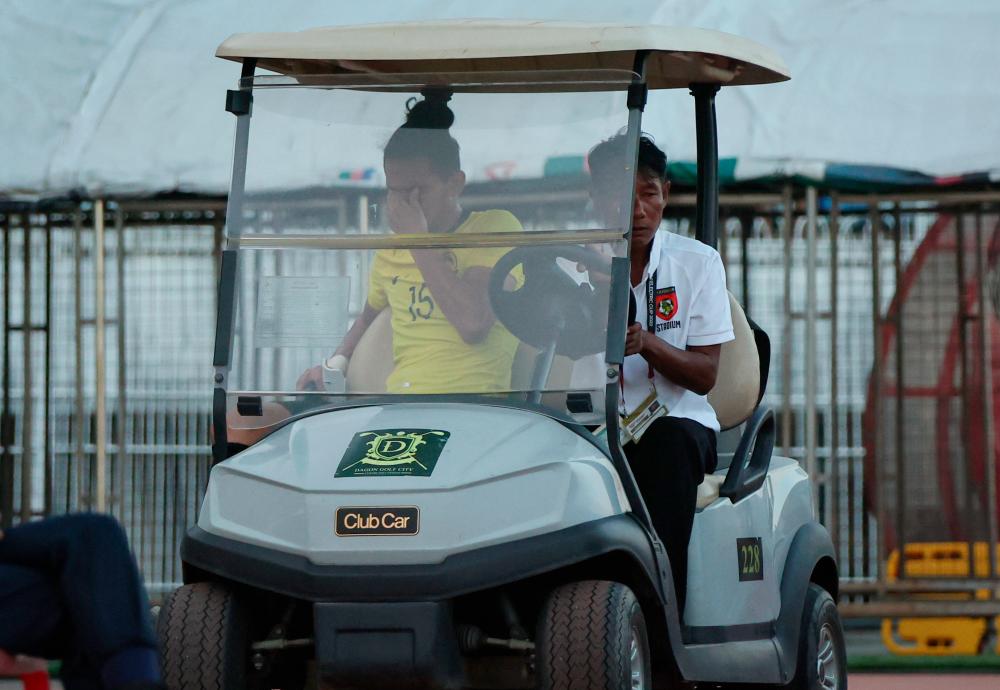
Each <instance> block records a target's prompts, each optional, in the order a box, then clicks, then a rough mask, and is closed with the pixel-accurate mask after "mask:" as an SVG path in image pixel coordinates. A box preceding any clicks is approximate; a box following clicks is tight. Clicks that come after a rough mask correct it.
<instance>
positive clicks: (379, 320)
mask: <svg viewBox="0 0 1000 690" xmlns="http://www.w3.org/2000/svg"><path fill="white" fill-rule="evenodd" d="M390 316H391V312H390V311H389V310H388V309H383V310H382V311H381V312H379V315H378V316H376V317H375V320H374V321H372V322H371V325H370V326H368V328H367V329H365V332H364V333H363V334H362V335H361V339H360V340H359V341H358V344H357V347H355V348H354V354H353V355H352V356H351V361H350V363H349V364H348V365H347V390H348V392H350V393H385V381H386V379H388V378H389V374H391V373H392V367H393V359H392V323H391V321H390Z"/></svg>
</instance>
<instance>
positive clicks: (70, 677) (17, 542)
mask: <svg viewBox="0 0 1000 690" xmlns="http://www.w3.org/2000/svg"><path fill="white" fill-rule="evenodd" d="M128 647H147V648H149V649H154V650H155V649H156V640H155V638H154V637H153V632H152V627H151V625H150V619H149V603H148V601H147V600H146V592H145V590H144V589H143V586H142V582H141V581H140V579H139V573H138V571H137V570H136V566H135V561H134V560H133V559H132V555H131V553H130V552H129V548H128V543H127V542H126V539H125V533H124V532H123V531H122V528H121V527H120V526H119V525H118V523H117V522H116V521H115V520H114V519H113V518H110V517H108V516H106V515H91V514H75V515H63V516H60V517H54V518H49V519H47V520H42V521H41V522H30V523H27V524H24V525H21V526H18V527H14V528H12V529H10V530H8V531H7V532H6V533H5V534H4V537H3V539H0V649H3V650H4V651H7V652H9V653H11V654H28V655H31V656H39V657H44V658H47V659H63V670H62V676H63V682H64V683H65V685H66V687H67V688H68V689H69V690H76V689H80V690H90V689H91V688H100V687H103V686H102V683H101V678H100V669H101V666H102V664H104V662H105V661H107V660H108V659H109V658H110V657H111V656H113V655H115V654H116V653H118V652H120V651H122V650H124V649H125V648H128Z"/></svg>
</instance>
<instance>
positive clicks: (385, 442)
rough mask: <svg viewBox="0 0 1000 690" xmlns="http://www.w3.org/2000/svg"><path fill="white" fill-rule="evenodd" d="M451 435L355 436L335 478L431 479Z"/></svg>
mask: <svg viewBox="0 0 1000 690" xmlns="http://www.w3.org/2000/svg"><path fill="white" fill-rule="evenodd" d="M449 436H450V434H449V433H448V432H447V431H437V430H435V429H378V430H375V431H362V432H360V433H357V434H354V438H353V439H351V444H350V445H349V446H347V451H346V452H345V453H344V457H342V458H341V460H340V465H338V466H337V473H336V474H335V475H334V476H335V477H429V476H431V473H432V472H433V471H434V466H435V465H436V464H437V460H438V456H440V455H441V451H442V450H443V449H444V444H445V443H447V441H448V437H449Z"/></svg>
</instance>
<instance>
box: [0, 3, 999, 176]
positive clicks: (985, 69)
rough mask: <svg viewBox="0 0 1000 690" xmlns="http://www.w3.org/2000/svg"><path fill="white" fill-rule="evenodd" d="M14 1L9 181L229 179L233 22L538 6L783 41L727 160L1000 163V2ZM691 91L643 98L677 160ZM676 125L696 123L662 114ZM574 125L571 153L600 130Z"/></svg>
mask: <svg viewBox="0 0 1000 690" xmlns="http://www.w3.org/2000/svg"><path fill="white" fill-rule="evenodd" d="M2 1H3V2H4V10H3V12H0V64H3V65H4V69H3V70H2V71H0V88H2V92H3V93H5V94H8V97H7V98H6V99H5V102H4V103H5V107H4V108H3V109H0V195H9V196H21V195H26V196H52V195H60V194H65V193H66V192H69V191H71V190H82V191H85V192H86V193H89V194H92V195H114V194H155V193H160V192H170V191H184V192H199V193H206V194H224V193H225V192H226V191H227V190H228V186H229V168H230V157H231V151H232V141H233V125H234V119H233V117H232V116H231V115H229V114H228V113H226V112H225V110H224V109H223V101H224V91H225V89H227V88H232V86H233V85H234V84H235V82H236V79H237V77H238V76H239V74H238V72H239V69H238V67H236V66H235V65H233V63H231V62H228V61H224V60H220V59H218V58H216V57H214V54H215V50H216V48H217V47H218V45H219V44H220V43H221V42H222V41H223V40H224V39H225V38H226V37H227V36H229V35H231V34H233V33H237V32H245V31H291V30H300V29H305V28H310V27H317V26H329V25H337V24H359V23H369V22H386V21H404V20H408V19H411V20H418V19H447V18H457V17H463V16H481V17H487V16H490V17H500V18H524V17H531V16H537V15H539V13H541V14H542V16H541V17H540V18H550V19H560V20H574V21H608V22H615V23H622V22H651V23H657V24H666V25H675V26H696V27H702V28H710V29H717V30H721V31H727V32H730V33H734V34H738V35H742V36H745V37H747V38H750V39H753V40H756V41H758V42H760V43H762V44H764V45H766V46H768V47H770V48H772V49H773V50H775V51H776V52H777V53H778V54H779V55H780V56H781V57H782V58H783V59H784V60H785V62H786V63H787V65H788V66H789V69H790V71H791V74H792V81H791V82H787V83H782V84H773V85H767V86H754V87H731V88H729V89H724V90H723V92H722V93H721V94H720V96H719V98H718V106H719V131H720V137H719V139H720V141H719V144H720V155H721V156H723V157H735V158H738V159H740V160H741V162H743V161H754V160H759V159H769V160H773V159H779V160H786V161H790V164H789V165H790V167H795V168H798V169H801V164H802V162H804V161H821V162H844V163H859V164H872V165H884V166H892V167H899V168H907V169H914V170H919V171H922V172H926V173H929V174H934V175H949V174H959V173H963V172H971V171H983V170H996V169H1000V146H997V142H1000V117H997V113H998V112H1000V81H998V80H997V79H996V78H995V69H996V64H997V63H998V58H1000V47H998V45H1000V44H998V43H997V41H996V36H998V35H1000V5H998V4H997V3H996V2H994V0H959V2H957V3H950V4H946V5H942V4H941V3H940V2H937V0H883V1H882V2H847V3H844V2H841V3H830V2H825V1H823V0H799V1H797V2H795V3H789V2H784V1H783V0H758V1H756V2H750V1H747V0H706V2H703V3H676V2H652V1H646V2H632V3H627V4H626V5H624V6H612V3H607V2H602V3H597V2H589V3H584V2H580V0H574V1H572V2H571V1H567V0H549V1H548V2H546V3H545V6H544V9H543V10H541V9H539V7H538V3H537V0H535V1H530V0H508V1H507V2H494V3H490V6H489V7H488V8H486V9H483V8H481V7H479V6H478V5H472V4H470V3H467V2H458V1H457V0H454V1H451V2H449V1H447V0H423V1H420V2H410V3H346V2H337V3H331V2H328V1H325V0H300V2H297V3H296V4H295V5H293V6H289V5H288V4H285V3H272V2H263V1H261V0H254V1H247V0H243V1H237V0H217V1H215V2H210V3H209V2H201V1H195V0H172V1H170V0H91V1H89V2H86V3H81V2H76V1H74V0H48V1H47V2H36V1H35V0H2ZM476 10H478V11H476ZM690 101H691V99H690V98H688V99H686V100H685V99H681V98H678V97H676V95H675V96H674V97H673V98H669V100H668V97H667V96H666V95H664V94H657V95H655V96H654V97H653V98H651V103H650V106H649V107H648V108H647V113H649V118H648V119H647V120H646V122H645V127H644V128H645V129H647V130H648V131H651V132H652V133H653V134H654V135H655V136H656V138H657V141H658V142H659V143H660V144H662V145H664V146H665V147H666V148H667V150H668V153H669V154H670V155H671V157H672V158H674V159H691V158H693V157H694V141H693V137H692V132H693V127H690V126H689V125H688V122H689V121H693V117H692V115H691V110H690V108H691V105H690ZM676 122H683V123H684V125H685V126H684V127H683V128H675V127H669V126H667V125H666V123H676ZM572 135H573V132H572V131H567V133H566V136H567V137H569V139H568V140H567V141H566V143H565V145H564V147H563V148H565V149H566V150H574V151H578V152H579V153H583V152H585V151H586V150H587V148H588V147H589V145H590V144H591V143H592V142H587V141H584V140H583V139H582V138H581V140H580V141H579V142H576V141H574V140H572ZM375 153H376V154H377V152H375ZM374 160H376V161H377V160H378V158H377V157H376V158H375V159H374ZM297 165H301V163H297ZM303 172H306V173H308V171H302V170H296V177H298V178H301V175H302V174H303ZM280 174H281V171H280V168H279V169H277V170H276V176H278V177H279V178H280Z"/></svg>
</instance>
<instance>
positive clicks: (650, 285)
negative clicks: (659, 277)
mask: <svg viewBox="0 0 1000 690" xmlns="http://www.w3.org/2000/svg"><path fill="white" fill-rule="evenodd" d="M657 272H658V270H657V271H653V275H651V276H650V277H648V278H646V330H647V331H649V332H650V333H655V331H656V274H657Z"/></svg>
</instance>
